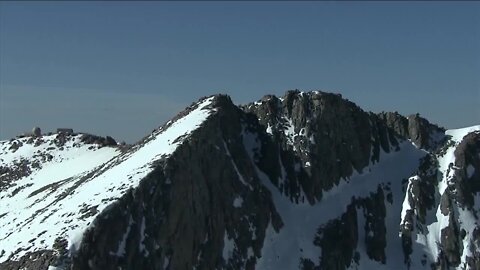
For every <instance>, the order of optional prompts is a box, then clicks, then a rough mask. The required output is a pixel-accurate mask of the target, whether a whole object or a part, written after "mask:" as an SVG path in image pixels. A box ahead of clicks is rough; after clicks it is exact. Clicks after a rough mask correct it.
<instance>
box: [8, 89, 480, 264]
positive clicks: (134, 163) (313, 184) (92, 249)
mask: <svg viewBox="0 0 480 270" xmlns="http://www.w3.org/2000/svg"><path fill="white" fill-rule="evenodd" d="M479 130H480V126H474V127H471V128H466V129H459V130H445V129H443V128H440V127H438V126H436V125H434V124H431V123H429V122H428V121H427V120H426V119H424V118H422V117H420V116H419V115H412V116H408V117H404V116H402V115H400V114H399V113H397V112H382V113H378V114H376V113H372V112H366V111H364V110H362V109H361V108H360V107H358V106H357V105H356V104H354V103H353V102H351V101H348V100H346V99H344V98H343V97H342V96H341V95H339V94H332V93H326V92H320V91H313V92H300V91H298V90H292V91H287V92H286V93H285V95H284V96H282V97H276V96H273V95H266V96H264V97H263V98H262V99H261V100H259V101H256V102H253V103H250V104H246V105H242V106H236V105H235V104H234V103H233V102H232V100H231V99H230V97H229V96H227V95H214V96H209V97H203V98H201V99H200V100H199V101H197V102H194V103H192V104H191V105H190V106H188V107H187V108H186V109H185V110H184V111H182V112H180V113H179V114H177V115H176V116H175V117H174V118H172V119H171V120H170V121H168V122H166V123H165V124H164V125H162V126H161V127H159V128H157V129H155V130H154V131H153V132H152V133H151V134H149V135H147V136H146V137H145V138H143V139H142V140H140V141H139V142H138V143H136V144H135V145H133V146H131V147H119V146H113V144H114V143H113V141H114V140H113V139H110V138H103V139H102V138H101V137H96V136H93V135H88V136H71V137H69V136H70V135H69V136H67V137H65V138H64V139H65V140H62V142H63V145H62V146H63V147H64V148H65V149H64V150H63V151H61V150H59V149H57V148H55V149H50V150H48V149H47V148H42V147H41V146H36V143H35V140H36V139H34V141H32V144H31V145H28V147H27V148H22V147H25V146H21V147H19V148H18V150H17V151H15V153H14V152H13V150H11V149H10V150H8V151H7V150H6V149H7V148H10V147H12V146H11V145H12V142H8V141H6V142H0V146H1V147H0V150H2V152H0V161H1V162H2V163H1V166H3V167H1V170H0V202H1V203H0V269H2V270H3V269H7V270H10V269H28V270H29V269H35V270H37V269H40V270H47V269H48V270H52V269H55V270H58V269H61V270H63V269H82V270H83V269H261V270H263V269H424V268H425V269H454V268H461V267H463V268H465V269H478V268H479V267H480V244H479V241H480V240H479V235H480V233H479V232H480V228H478V211H479V209H478V205H477V203H476V202H477V201H478V198H477V197H478V192H480V186H479V185H477V184H476V182H478V181H477V180H478V176H479V173H478V172H480V161H479V160H480V154H479V153H480V146H479V145H480V136H479V134H480V133H479V132H480V131H479ZM70 138H73V139H70ZM22 140H28V139H27V138H26V139H22ZM112 140H113V141H112ZM21 142H23V141H21ZM76 143H79V145H81V146H80V147H77V148H75V147H74V146H75V145H76ZM90 144H95V145H98V147H95V148H92V149H89V148H88V147H89V146H91V145H90ZM84 146H85V147H84ZM2 147H3V148H2ZM59 147H61V146H59ZM26 150H28V151H26ZM48 151H53V152H51V153H50V152H48ZM44 152H45V153H49V154H52V153H53V154H52V156H53V157H54V158H52V159H51V160H46V161H45V163H42V166H39V167H31V168H30V172H29V174H28V175H27V174H25V175H18V177H16V178H15V181H6V180H5V179H10V178H11V177H12V176H13V175H15V174H14V173H13V171H12V170H11V168H13V167H14V166H15V164H19V161H20V156H19V155H20V154H21V158H22V159H23V160H27V161H29V162H30V161H34V160H36V159H37V157H38V156H41V155H43V153H44ZM4 168H7V169H4ZM19 228H20V229H19Z"/></svg>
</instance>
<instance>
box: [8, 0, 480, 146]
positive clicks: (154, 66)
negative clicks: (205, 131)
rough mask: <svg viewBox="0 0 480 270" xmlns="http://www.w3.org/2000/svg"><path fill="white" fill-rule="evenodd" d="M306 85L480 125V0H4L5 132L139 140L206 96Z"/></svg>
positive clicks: (448, 121) (254, 95)
mask: <svg viewBox="0 0 480 270" xmlns="http://www.w3.org/2000/svg"><path fill="white" fill-rule="evenodd" d="M295 88H298V89H301V90H324V91H330V92H339V93H341V94H343V96H344V97H346V98H348V99H350V100H352V101H354V102H356V103H357V104H358V105H359V106H360V107H362V108H364V109H365V110H371V111H374V112H379V111H382V110H385V111H399V112H400V113H402V114H410V113H415V112H419V113H420V114H421V115H422V116H425V117H427V118H428V119H430V120H431V121H433V122H435V123H438V124H440V125H442V126H445V127H447V128H456V127H463V126H468V125H474V124H480V3H477V2H461V3H459V2H422V3H418V2H412V1H407V2H133V1H132V2H130V1H127V2H95V1H84V2H60V1H55V2H0V139H7V138H10V137H13V136H14V135H16V134H18V133H21V132H22V131H26V130H30V129H31V127H33V126H34V125H38V126H40V127H42V129H43V130H44V131H47V130H52V129H54V128H56V127H72V128H74V129H76V130H79V131H86V132H91V133H95V134H99V135H112V136H113V137H115V138H118V139H120V140H126V141H127V142H134V141H136V140H137V139H140V138H141V137H143V136H144V135H146V134H148V133H149V132H150V131H151V130H152V129H153V128H155V127H157V126H159V125H161V124H162V123H163V122H164V121H166V120H168V119H169V118H170V117H172V116H174V115H175V114H176V113H177V112H178V111H179V110H181V109H183V108H184V107H185V106H186V105H189V104H190V103H191V102H193V101H195V100H197V99H198V98H199V97H201V96H204V95H209V94H214V93H227V94H229V95H231V97H232V98H233V100H234V102H236V103H246V102H249V101H254V100H257V99H259V98H261V97H262V96H263V95H264V94H277V95H281V94H283V93H284V92H285V91H286V90H288V89H295Z"/></svg>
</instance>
